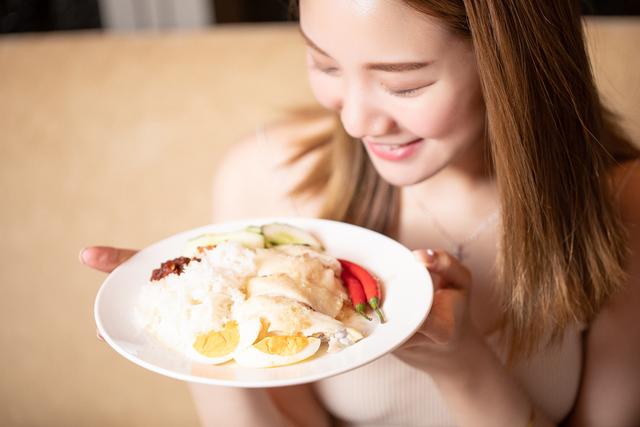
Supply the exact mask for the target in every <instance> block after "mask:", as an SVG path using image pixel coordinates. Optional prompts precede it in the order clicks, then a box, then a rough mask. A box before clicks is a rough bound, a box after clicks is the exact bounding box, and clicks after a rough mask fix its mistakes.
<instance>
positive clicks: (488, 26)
mask: <svg viewBox="0 0 640 427" xmlns="http://www.w3.org/2000/svg"><path fill="white" fill-rule="evenodd" d="M404 2H405V3H406V4H408V5H409V6H410V7H412V8H414V9H416V10H418V11H420V12H422V13H425V14H428V15H430V16H433V17H436V18H439V19H440V20H441V21H442V22H444V23H445V24H446V25H447V26H448V28H449V29H450V30H452V31H454V32H455V33H457V34H458V35H459V36H461V37H463V38H466V39H468V40H470V41H471V43H472V44H473V47H474V51H475V57H476V61H477V64H478V70H479V71H478V72H479V77H480V81H481V85H482V92H483V97H484V100H485V105H486V118H485V119H486V137H487V141H488V142H489V150H490V156H491V162H492V166H493V170H494V171H495V179H496V182H497V186H498V190H499V195H500V196H499V197H500V203H501V212H502V218H501V219H502V221H501V224H502V225H501V231H500V236H499V246H498V259H497V266H498V269H497V271H498V275H497V280H498V286H499V289H500V292H501V296H502V303H503V316H502V320H503V321H502V337H503V338H504V339H505V340H506V342H507V343H508V349H509V355H510V358H511V360H514V359H515V358H517V357H520V356H528V355H531V354H532V353H533V352H534V351H535V350H536V349H537V348H538V347H539V345H540V344H550V343H553V342H557V339H558V338H559V337H561V335H562V333H563V331H564V330H565V328H566V327H567V326H569V325H571V324H574V323H588V322H589V321H590V320H591V319H593V317H594V316H595V314H596V313H597V312H598V311H599V310H600V309H601V308H602V306H603V304H604V303H605V302H606V301H607V299H608V298H610V296H611V295H613V294H614V293H615V292H617V291H618V290H619V288H620V287H621V286H622V284H624V283H625V281H624V279H625V273H624V268H623V266H624V262H625V259H626V249H625V248H626V234H625V231H624V227H623V224H622V221H621V218H620V215H619V213H618V211H617V209H616V206H615V205H614V203H615V202H614V200H613V197H612V194H613V192H612V190H611V188H610V182H609V179H608V177H609V176H610V171H611V169H612V168H613V167H614V166H615V165H617V164H619V163H621V162H623V161H625V160H628V159H632V158H635V157H638V154H639V153H638V150H637V149H636V148H634V146H633V145H632V144H631V143H630V142H629V141H628V139H627V138H626V137H625V136H624V135H623V133H622V132H621V131H620V129H619V128H618V126H617V125H616V122H615V120H614V118H613V115H612V114H611V113H609V112H608V110H606V109H605V108H604V106H603V105H602V103H601V101H600V98H599V96H598V93H597V90H596V88H595V85H594V80H593V76H592V74H591V69H590V64H589V59H588V57H587V53H586V48H585V44H584V36H583V33H582V22H581V18H580V7H579V2H578V1H577V0H540V1H536V2H529V1H518V0H404ZM327 144H328V145H327ZM320 146H328V147H329V148H330V149H328V150H324V153H323V157H322V158H321V160H320V161H319V162H318V163H317V164H316V167H315V168H314V169H312V170H311V171H310V173H309V174H308V176H307V177H306V179H304V180H303V181H302V182H300V183H299V185H298V186H297V187H296V188H294V190H293V192H292V195H294V196H296V195H300V194H302V193H305V192H310V191H312V192H313V191H322V194H323V197H324V207H323V210H322V212H321V216H322V217H325V218H330V219H336V220H341V221H346V222H351V223H354V224H358V225H362V226H365V227H368V228H371V229H374V230H377V231H380V232H383V233H386V234H388V235H391V236H394V235H395V233H396V230H397V222H398V213H399V196H398V194H399V192H398V189H397V188H394V187H392V186H391V185H389V184H388V183H386V182H385V181H383V180H382V178H381V177H380V176H379V175H377V173H376V171H375V170H374V168H373V166H372V164H371V162H370V161H369V160H368V157H367V154H366V152H365V150H364V149H363V145H362V144H358V143H354V141H352V140H351V138H349V137H348V135H347V134H346V132H345V131H344V129H343V128H342V126H341V125H340V123H339V120H336V127H335V130H334V131H333V133H332V134H331V135H329V134H324V135H319V136H318V137H317V138H315V140H314V141H312V142H311V143H307V142H302V147H305V148H302V149H301V150H300V151H299V153H298V155H297V156H294V157H293V158H292V159H291V161H295V160H296V159H298V158H300V157H302V156H304V155H305V154H306V153H307V152H309V151H310V150H311V149H312V148H317V147H320ZM507 230H508V231H507Z"/></svg>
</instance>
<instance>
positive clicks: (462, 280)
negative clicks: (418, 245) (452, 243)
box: [413, 249, 471, 289]
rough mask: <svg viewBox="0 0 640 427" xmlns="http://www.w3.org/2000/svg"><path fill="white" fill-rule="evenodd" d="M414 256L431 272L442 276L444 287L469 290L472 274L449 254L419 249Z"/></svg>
mask: <svg viewBox="0 0 640 427" xmlns="http://www.w3.org/2000/svg"><path fill="white" fill-rule="evenodd" d="M413 255H414V256H415V257H416V259H417V260H418V261H419V262H420V263H422V264H423V265H424V266H425V267H427V269H428V270H429V272H431V273H435V274H437V275H438V276H440V278H441V279H442V282H443V285H444V286H446V287H449V288H459V289H467V288H468V287H469V285H470V284H471V272H470V271H469V270H468V269H467V268H466V267H465V266H464V265H462V263H461V262H460V261H458V259H457V258H455V257H454V256H453V255H451V254H449V253H448V252H445V251H440V250H437V251H434V250H431V249H418V250H415V251H413Z"/></svg>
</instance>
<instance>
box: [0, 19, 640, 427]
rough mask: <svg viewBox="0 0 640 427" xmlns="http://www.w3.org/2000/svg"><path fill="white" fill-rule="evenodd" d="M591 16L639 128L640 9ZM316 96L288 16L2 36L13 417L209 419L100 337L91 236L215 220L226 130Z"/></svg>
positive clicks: (618, 95)
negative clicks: (89, 261) (209, 26)
mask: <svg viewBox="0 0 640 427" xmlns="http://www.w3.org/2000/svg"><path fill="white" fill-rule="evenodd" d="M588 28H589V39H590V44H591V46H592V47H593V48H594V53H595V61H594V62H595V66H596V70H597V76H598V82H599V84H600V85H601V87H602V90H603V92H604V93H605V95H606V97H607V99H609V100H611V101H612V103H613V104H614V105H615V106H616V107H617V108H618V109H619V110H620V111H622V112H624V115H625V120H626V121H625V123H626V126H627V127H628V129H629V130H630V131H631V133H632V134H633V135H634V137H635V140H636V141H640V109H639V108H640V77H639V76H638V72H637V70H638V69H640V51H639V47H638V43H637V40H640V21H638V20H635V21H634V20H622V21H619V20H614V21H612V20H600V21H598V22H591V23H590V24H589V25H588ZM309 100H310V94H309V91H308V89H307V87H306V81H305V76H304V68H303V56H302V45H301V42H300V40H299V37H298V35H297V34H296V31H295V28H293V27H290V26H282V25H279V26H250V27H248V26H247V27H243V26H239V27H227V28H220V29H215V30H210V31H208V32H204V33H182V34H155V35H154V34H146V35H119V36H113V35H112V36H103V35H100V34H92V33H88V34H73V35H56V36H23V37H10V38H6V37H5V38H1V39H0V238H1V239H2V243H3V244H2V245H1V246H0V257H1V259H2V264H3V265H2V268H0V286H1V288H0V292H1V294H0V295H1V296H0V346H1V347H0V358H1V361H2V363H1V366H2V380H1V381H0V425H2V426H51V427H55V426H89V425H90V426H116V425H117V426H148V425H154V426H175V425H181V426H195V425H197V420H196V417H195V412H194V409H193V407H192V404H191V402H190V399H189V396H188V393H187V390H186V387H185V386H184V384H183V383H181V382H179V381H176V380H172V379H168V378H164V377H161V376H159V375H156V374H153V373H151V372H148V371H146V370H144V369H142V368H139V367H137V366H136V365H133V364H132V363H130V362H128V361H126V360H124V359H123V358H121V357H119V356H118V355H117V354H116V353H115V352H114V351H112V350H111V349H110V348H109V347H108V346H107V345H105V344H104V343H101V342H99V341H97V340H96V338H95V327H94V322H93V312H92V308H93V299H94V297H95V294H96V291H97V289H98V287H99V285H100V283H101V281H102V280H103V279H104V276H103V275H102V274H100V273H96V272H92V271H89V270H88V269H86V268H84V267H82V266H81V265H80V264H79V263H78V261H77V255H78V251H79V250H80V248H81V247H82V246H84V245H87V244H94V243H95V244H97V243H100V244H107V245H120V246H127V247H133V248H139V247H143V246H145V245H148V244H150V243H152V242H154V241H156V240H159V239H161V238H163V237H166V236H168V235H170V234H173V233H175V232H177V231H181V230H184V229H188V228H192V227H195V226H199V225H203V224H206V223H207V221H208V209H209V206H208V203H209V198H208V193H209V180H210V176H211V174H212V171H213V170H214V168H215V167H216V163H217V161H218V159H219V155H220V153H221V151H222V150H223V149H224V147H225V145H226V144H229V143H231V142H233V141H234V140H237V139H238V138H240V137H241V136H242V135H244V134H246V133H248V132H252V131H253V130H254V129H255V128H256V127H257V126H259V125H260V124H261V123H265V122H267V121H269V120H272V119H274V118H276V117H278V116H280V115H281V114H282V112H283V111H284V110H285V109H286V108H287V107H290V106H294V105H299V104H301V103H306V102H307V101H309Z"/></svg>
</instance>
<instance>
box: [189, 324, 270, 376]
mask: <svg viewBox="0 0 640 427" xmlns="http://www.w3.org/2000/svg"><path fill="white" fill-rule="evenodd" d="M262 329H263V328H262V323H261V322H260V320H257V319H250V320H243V321H241V322H240V323H238V322H237V321H235V320H232V321H229V322H227V323H225V324H224V327H223V329H222V330H219V331H209V332H208V333H204V334H199V335H197V336H196V337H195V339H194V340H193V343H192V345H191V346H190V347H189V348H188V349H187V355H188V356H189V358H191V360H193V361H194V362H198V363H206V364H210V365H211V364H213V365H217V364H220V363H224V362H227V361H229V360H231V359H233V358H234V357H236V356H237V354H238V352H239V351H241V350H243V349H245V348H247V347H250V346H251V344H253V343H254V342H256V340H257V339H258V337H259V336H260V332H261V331H262Z"/></svg>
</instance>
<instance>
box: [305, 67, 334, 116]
mask: <svg viewBox="0 0 640 427" xmlns="http://www.w3.org/2000/svg"><path fill="white" fill-rule="evenodd" d="M309 85H310V86H311V92H312V93H313V96H314V97H315V98H316V100H317V101H318V102H319V103H320V105H322V106H323V107H325V108H328V109H329V110H334V111H337V110H339V108H340V92H339V89H338V88H337V87H336V85H337V82H334V81H330V80H329V79H328V78H327V76H321V75H317V73H316V72H314V71H313V70H309Z"/></svg>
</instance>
